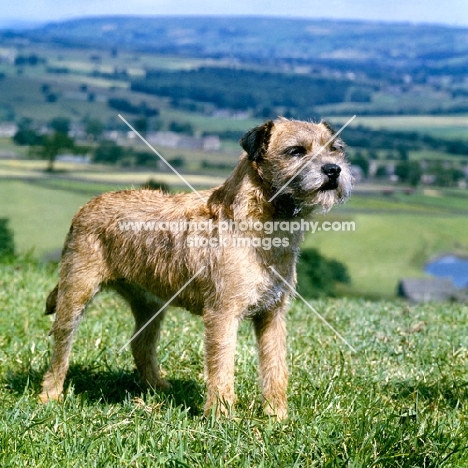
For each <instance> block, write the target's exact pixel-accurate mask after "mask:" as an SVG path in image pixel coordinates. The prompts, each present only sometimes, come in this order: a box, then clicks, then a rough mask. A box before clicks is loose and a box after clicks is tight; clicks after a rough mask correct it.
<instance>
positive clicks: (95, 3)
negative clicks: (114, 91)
mask: <svg viewBox="0 0 468 468" xmlns="http://www.w3.org/2000/svg"><path fill="white" fill-rule="evenodd" d="M109 14H132V15H161V14H163V15H165V14H191V15H193V14H197V15H274V16H289V17H298V18H338V19H340V18H341V19H366V20H377V21H409V22H413V23H422V22H423V23H443V24H449V25H455V26H468V0H447V1H444V0H387V1H384V2H380V1H378V0H320V1H319V0H309V1H306V0H254V1H252V0H236V1H230V2H222V1H220V0H197V1H196V2H194V1H190V0H180V1H178V0H132V1H128V0H125V1H124V0H88V1H86V0H83V1H80V0H78V1H77V0H59V1H57V0H23V1H17V0H16V1H15V0H2V17H1V19H0V24H1V25H5V24H6V23H8V22H11V21H24V22H45V21H53V20H61V19H69V18H75V17H82V16H91V15H109Z"/></svg>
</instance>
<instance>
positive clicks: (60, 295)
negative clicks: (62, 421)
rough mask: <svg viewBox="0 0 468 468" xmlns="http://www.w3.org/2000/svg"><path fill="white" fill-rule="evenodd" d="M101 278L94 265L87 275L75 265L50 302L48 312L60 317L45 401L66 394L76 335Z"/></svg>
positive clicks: (63, 276) (46, 378)
mask: <svg viewBox="0 0 468 468" xmlns="http://www.w3.org/2000/svg"><path fill="white" fill-rule="evenodd" d="M100 283H101V278H100V275H99V273H98V272H97V271H96V272H93V270H92V268H91V265H89V264H88V265H86V274H83V271H82V270H80V269H78V268H76V267H75V266H73V267H71V268H70V269H67V268H64V269H62V272H61V278H60V281H59V284H58V287H57V288H56V289H54V290H53V291H52V293H51V294H50V295H49V297H48V299H47V306H46V308H47V312H49V313H53V311H54V310H55V312H56V317H55V322H54V324H53V326H52V330H51V334H52V335H53V337H54V350H53V354H52V359H51V363H50V367H49V370H48V371H47V372H46V374H45V376H44V379H43V382H42V392H41V394H40V395H39V398H40V400H41V401H42V402H44V403H45V402H46V401H48V400H57V399H59V398H60V396H61V394H62V391H63V383H64V381H65V376H66V374H67V371H68V367H69V357H70V351H71V347H72V342H73V336H74V333H75V330H76V329H77V327H78V325H79V322H80V319H81V317H82V315H83V313H84V311H85V308H86V305H87V304H88V303H89V302H90V301H91V299H92V298H93V297H94V295H95V294H96V293H97V291H98V290H99V286H100Z"/></svg>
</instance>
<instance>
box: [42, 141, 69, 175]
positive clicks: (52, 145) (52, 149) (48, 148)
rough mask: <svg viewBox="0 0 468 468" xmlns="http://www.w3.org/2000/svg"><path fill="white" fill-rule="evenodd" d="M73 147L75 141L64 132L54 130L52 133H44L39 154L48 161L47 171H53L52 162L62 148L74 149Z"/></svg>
mask: <svg viewBox="0 0 468 468" xmlns="http://www.w3.org/2000/svg"><path fill="white" fill-rule="evenodd" d="M74 148H75V142H74V141H73V139H72V138H70V137H69V136H68V135H66V134H65V133H62V132H54V133H53V134H52V135H45V136H44V137H43V141H42V148H41V150H40V155H41V156H42V157H43V158H44V159H47V160H48V161H49V163H48V166H47V171H48V172H54V163H55V160H56V158H57V156H58V155H59V154H60V151H62V150H64V149H68V150H74Z"/></svg>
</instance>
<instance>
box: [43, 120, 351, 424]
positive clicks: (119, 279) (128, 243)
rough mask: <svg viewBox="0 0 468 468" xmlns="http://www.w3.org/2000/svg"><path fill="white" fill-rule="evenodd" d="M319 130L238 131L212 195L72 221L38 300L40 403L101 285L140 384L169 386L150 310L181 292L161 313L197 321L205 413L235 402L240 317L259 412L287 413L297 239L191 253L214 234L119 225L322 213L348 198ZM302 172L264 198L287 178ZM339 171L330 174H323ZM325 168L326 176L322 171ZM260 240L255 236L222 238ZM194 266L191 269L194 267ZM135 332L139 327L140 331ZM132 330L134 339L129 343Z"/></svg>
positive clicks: (95, 210)
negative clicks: (254, 348)
mask: <svg viewBox="0 0 468 468" xmlns="http://www.w3.org/2000/svg"><path fill="white" fill-rule="evenodd" d="M331 136H332V131H331V129H330V127H329V126H328V125H327V124H324V123H322V124H313V123H309V122H300V121H290V120H286V119H278V120H276V121H274V122H272V121H269V122H266V123H265V124H264V125H262V126H260V127H256V128H255V129H253V130H251V131H250V132H248V133H247V134H246V135H244V137H243V138H242V140H241V145H242V147H243V148H244V150H245V153H244V154H243V155H242V156H241V158H240V162H239V164H238V166H237V167H236V168H235V170H234V172H233V173H232V174H231V176H230V177H229V178H228V179H227V180H226V182H225V183H224V184H223V185H221V186H220V187H216V188H213V189H211V190H206V191H202V192H200V195H201V198H200V197H199V196H198V195H197V194H196V193H184V194H177V195H169V194H164V193H162V192H160V191H152V190H127V191H121V192H111V193H105V194H103V195H101V196H98V197H96V198H94V199H93V200H91V201H90V202H89V203H88V204H87V205H85V206H84V207H83V208H81V210H80V211H79V212H78V213H77V214H76V215H75V217H74V218H73V221H72V225H71V228H70V231H69V233H68V235H67V238H66V241H65V246H64V249H63V254H62V260H61V268H60V279H59V283H58V285H57V286H56V288H55V289H54V290H53V291H52V292H51V294H50V295H49V298H48V299H47V306H46V309H47V313H53V312H56V313H57V316H56V320H55V322H54V325H53V328H52V334H53V336H54V340H55V348H54V353H53V357H52V362H51V365H50V368H49V370H48V372H47V373H46V375H45V377H44V381H43V391H42V393H41V395H40V397H41V399H42V400H43V401H47V400H48V399H57V398H59V397H60V395H61V393H62V391H63V383H64V379H65V375H66V372H67V369H68V361H69V354H70V350H71V345H72V339H73V333H74V331H75V330H76V328H77V326H78V323H79V320H80V318H81V316H82V314H83V312H84V310H85V307H86V305H87V304H88V303H89V301H90V300H91V299H92V298H93V297H94V295H95V294H96V293H97V291H98V290H99V288H100V287H102V286H107V287H111V288H113V289H115V290H116V291H118V292H119V293H120V294H121V295H122V296H123V297H124V298H125V299H126V300H127V301H128V302H129V304H130V306H131V309H132V312H133V314H134V317H135V322H136V327H135V335H136V336H135V338H134V339H133V341H132V342H131V347H132V352H133V356H134V359H135V363H136V366H137V369H138V371H139V374H140V376H141V379H142V381H143V382H144V383H146V384H148V385H150V386H153V387H163V388H167V387H168V386H169V385H168V384H167V382H165V381H163V380H162V379H161V378H160V375H159V368H158V364H157V359H156V344H157V339H158V337H159V329H160V324H161V321H162V318H163V315H164V313H160V314H159V315H158V317H157V318H156V319H154V320H152V321H151V323H150V324H149V325H148V326H145V325H146V324H147V322H148V321H149V320H150V319H152V318H153V316H154V314H155V313H156V312H157V311H158V310H159V309H160V308H161V307H162V306H163V305H164V304H165V302H166V301H167V300H168V299H170V298H171V297H172V296H174V295H175V294H176V293H177V292H178V291H179V290H180V289H181V288H183V287H184V286H186V284H187V283H188V282H189V281H190V280H192V279H193V277H194V275H196V274H197V273H198V275H197V276H196V277H195V278H194V279H193V280H192V281H191V282H190V283H189V284H188V285H187V286H186V287H185V288H184V289H183V290H182V291H181V292H180V293H179V294H178V295H177V296H176V297H175V298H174V300H173V302H172V303H171V305H176V306H181V307H184V308H186V309H187V310H189V311H190V312H192V313H195V314H197V315H201V316H202V319H203V321H204V324H205V374H206V384H207V389H208V394H207V401H206V405H205V411H206V412H209V411H211V410H212V409H213V408H214V409H215V410H216V411H217V413H219V412H226V411H228V410H229V409H230V407H231V406H232V405H233V404H234V401H235V395H234V354H235V345H236V336H237V328H238V324H239V321H240V319H242V318H245V317H248V318H250V319H252V321H253V324H254V329H255V333H256V336H257V341H258V348H259V361H260V378H261V383H262V393H263V398H264V402H265V403H264V408H265V411H266V413H267V414H271V415H275V416H276V417H278V418H280V419H282V418H284V417H286V415H287V407H286V389H287V382H288V371H287V366H286V327H285V312H286V309H287V305H288V301H289V298H290V296H291V292H290V290H289V288H288V286H287V285H286V284H285V283H284V282H283V280H282V279H280V278H279V276H278V275H277V274H276V273H275V272H274V271H273V270H272V269H271V267H274V269H275V271H276V272H277V273H279V274H280V275H281V276H282V277H283V278H284V279H286V280H287V282H288V283H290V284H293V285H294V284H295V283H296V273H295V266H296V262H297V258H298V254H299V247H300V243H301V241H302V239H303V233H301V232H295V233H289V232H287V231H282V230H281V231H280V230H277V231H276V232H274V233H272V234H270V235H269V236H270V237H280V238H285V237H286V238H287V244H288V245H287V246H279V247H272V248H271V249H269V250H268V249H264V248H262V247H252V246H248V245H246V246H243V247H232V245H227V246H222V245H221V246H219V247H209V246H208V247H194V246H191V245H190V240H191V239H192V240H193V236H194V235H196V236H199V237H200V236H202V237H203V236H205V237H206V238H210V239H212V238H218V237H219V235H220V233H219V232H218V231H217V229H216V227H215V229H214V230H213V231H212V232H207V231H202V232H196V233H194V232H193V231H190V230H189V231H183V230H178V231H175V230H165V231H161V230H145V229H141V230H133V229H128V230H126V229H124V228H123V227H122V226H125V223H128V222H139V223H144V222H156V223H157V222H168V221H173V222H180V221H187V222H191V223H203V222H205V223H206V222H207V221H208V220H211V221H212V223H213V225H214V226H216V225H217V223H218V222H220V221H229V220H234V221H237V222H239V221H246V220H253V221H260V222H262V223H265V222H268V221H275V220H297V219H300V218H301V217H310V215H311V214H312V213H313V212H314V211H317V210H321V211H327V210H329V209H330V208H331V207H332V206H333V204H334V203H337V202H342V201H344V200H345V199H346V197H347V196H348V195H349V193H350V190H351V182H352V179H351V175H350V172H349V168H348V165H347V163H346V161H345V159H344V153H343V148H342V144H341V142H340V141H339V140H335V141H333V143H332V144H330V145H329V146H328V147H327V148H326V149H325V150H323V151H321V152H320V153H319V154H317V152H319V150H320V148H321V146H322V145H324V144H325V143H327V141H328V140H329V139H330V138H331ZM304 164H307V166H306V168H305V169H304V170H303V171H302V172H301V173H300V175H299V176H296V177H295V178H294V180H293V181H292V182H291V183H290V184H289V185H288V186H287V188H286V189H284V190H283V191H282V192H281V193H280V194H279V195H278V196H277V197H276V198H275V199H274V200H272V201H271V202H269V201H268V200H269V199H270V198H271V197H272V196H273V195H275V194H276V193H277V192H278V190H280V189H281V187H282V186H283V185H284V184H286V183H287V182H288V181H289V180H290V179H291V178H292V177H294V176H295V175H296V174H297V172H298V171H299V170H300V169H301V168H302V167H303V166H304ZM332 166H333V167H338V168H339V169H338V170H337V172H338V175H336V174H333V173H332V172H330V171H331V168H332ZM324 167H326V168H327V170H329V174H328V175H327V173H326V171H325V172H324V169H323V168H324ZM222 236H223V238H225V239H226V238H227V240H228V241H233V239H234V238H235V237H237V236H242V237H250V238H254V237H259V236H260V237H266V236H267V235H266V234H265V233H264V232H259V231H256V230H251V231H248V232H245V231H242V232H239V231H234V232H231V231H230V232H223V233H222ZM200 270H201V271H200ZM143 327H144V329H143V330H142V331H141V329H142V328H143ZM137 333H138V335H137Z"/></svg>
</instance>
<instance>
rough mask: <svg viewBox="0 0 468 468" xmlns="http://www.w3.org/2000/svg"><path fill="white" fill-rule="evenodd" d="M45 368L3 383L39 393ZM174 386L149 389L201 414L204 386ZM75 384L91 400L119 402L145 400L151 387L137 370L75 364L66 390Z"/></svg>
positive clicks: (9, 377) (17, 374)
mask: <svg viewBox="0 0 468 468" xmlns="http://www.w3.org/2000/svg"><path fill="white" fill-rule="evenodd" d="M44 372H45V369H43V371H39V370H34V369H31V368H30V369H28V370H23V371H19V372H8V373H7V375H6V376H5V377H4V379H3V380H4V382H5V384H6V386H7V388H9V389H10V390H11V391H12V392H13V393H15V394H17V395H23V394H24V393H25V391H26V390H27V389H31V390H32V391H33V392H34V393H36V394H39V393H40V391H41V381H42V377H43V374H44ZM169 382H170V383H171V385H172V387H171V388H170V389H169V390H166V391H161V390H149V392H154V393H155V394H157V395H158V398H160V400H161V403H163V404H164V403H166V404H169V403H171V404H172V405H173V406H183V407H185V408H189V414H191V415H192V416H197V415H200V414H201V413H202V408H203V398H204V396H203V392H204V390H203V387H202V386H201V385H200V384H199V383H198V382H195V381H194V380H179V379H174V380H169ZM70 385H72V386H73V388H74V391H73V393H74V394H75V395H82V396H83V397H84V398H85V399H86V400H88V401H89V402H91V403H99V402H102V403H105V404H118V403H122V402H124V401H127V400H128V399H131V398H133V397H140V398H143V399H145V397H146V395H147V392H148V390H147V389H145V388H144V387H142V386H141V385H140V384H139V382H138V375H137V373H136V371H134V372H129V371H123V370H112V369H102V368H101V367H99V368H97V367H96V368H93V367H90V366H84V365H80V364H73V365H71V366H70V369H69V371H68V373H67V379H66V381H65V393H66V392H67V388H68V387H69V386H70Z"/></svg>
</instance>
